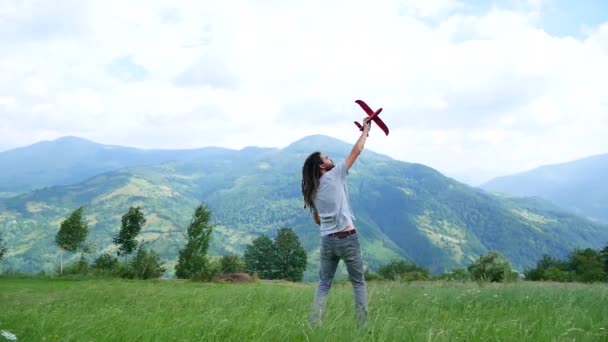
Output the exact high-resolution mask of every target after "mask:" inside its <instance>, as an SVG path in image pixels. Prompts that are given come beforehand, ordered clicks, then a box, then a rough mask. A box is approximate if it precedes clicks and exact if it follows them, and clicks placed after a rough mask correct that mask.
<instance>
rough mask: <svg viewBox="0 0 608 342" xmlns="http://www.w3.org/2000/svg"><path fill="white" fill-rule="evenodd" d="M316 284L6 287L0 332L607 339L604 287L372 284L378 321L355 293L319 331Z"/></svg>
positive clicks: (51, 283)
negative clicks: (357, 306)
mask: <svg viewBox="0 0 608 342" xmlns="http://www.w3.org/2000/svg"><path fill="white" fill-rule="evenodd" d="M314 291H315V284H286V283H255V284H216V283H195V282H188V281H186V282H184V281H176V280H157V281H127V280H117V279H83V280H65V279H19V278H1V277H0V330H7V331H10V332H12V333H13V334H15V335H16V336H17V338H18V341H216V340H217V341H245V340H259V341H308V340H310V341H357V340H370V341H575V340H576V341H607V340H608V286H607V285H606V284H601V285H600V284H598V285H582V284H557V283H529V282H526V283H522V282H520V283H515V284H488V285H485V286H478V285H477V284H474V283H468V284H448V283H442V282H415V283H398V282H388V283H384V282H371V283H370V284H369V291H368V292H369V323H368V326H367V327H366V328H365V329H364V330H359V329H357V327H356V325H355V322H354V310H353V299H352V298H353V297H352V290H351V287H350V284H348V283H340V284H337V285H335V286H334V288H332V291H331V294H330V301H329V304H328V316H327V317H326V320H325V322H324V324H323V325H322V326H321V327H316V328H314V327H311V326H309V325H308V323H307V317H308V313H309V308H310V304H311V302H312V299H313V295H314ZM2 339H3V338H2V337H1V336H0V341H2Z"/></svg>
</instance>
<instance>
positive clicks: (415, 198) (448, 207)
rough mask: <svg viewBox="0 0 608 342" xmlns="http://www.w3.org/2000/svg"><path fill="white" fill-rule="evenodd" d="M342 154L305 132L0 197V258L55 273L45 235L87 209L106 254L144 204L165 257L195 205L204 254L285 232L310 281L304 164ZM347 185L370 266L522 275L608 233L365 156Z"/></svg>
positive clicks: (334, 144)
mask: <svg viewBox="0 0 608 342" xmlns="http://www.w3.org/2000/svg"><path fill="white" fill-rule="evenodd" d="M350 148H351V144H350V143H345V142H342V141H339V140H336V139H333V138H330V137H326V136H312V137H307V138H304V139H301V140H299V141H297V142H294V143H293V144H291V145H290V146H288V147H286V148H284V149H263V148H246V149H243V150H240V151H232V150H227V151H224V152H221V153H219V152H218V153H216V154H215V155H213V156H206V157H205V158H200V159H197V160H192V161H180V162H168V163H163V164H159V165H150V166H137V167H130V168H124V169H121V170H118V171H112V172H108V173H104V174H101V175H98V176H95V177H92V178H89V179H87V180H86V181H84V182H81V183H78V184H73V185H65V186H54V187H48V188H44V189H40V190H36V191H33V192H30V193H27V194H22V195H19V196H17V197H13V198H9V199H3V200H0V227H3V228H2V231H3V235H4V237H5V240H6V241H7V243H8V244H9V248H10V255H8V256H7V257H6V260H5V262H6V263H7V264H8V265H9V266H10V267H13V268H15V269H21V270H28V271H35V270H39V269H41V268H46V269H51V268H53V267H55V265H56V264H57V258H58V251H57V248H56V247H55V246H54V245H53V239H54V235H55V234H56V232H57V230H58V227H59V224H60V222H61V221H62V220H63V219H64V218H65V217H66V216H67V215H68V214H69V213H70V212H71V211H73V210H74V209H76V208H77V207H78V206H80V205H85V206H86V207H85V215H86V217H87V219H89V220H90V227H91V230H92V234H91V236H90V240H92V241H95V242H96V243H97V246H98V252H99V251H101V250H111V249H112V248H113V247H112V245H111V238H112V236H113V235H114V234H116V232H117V231H118V230H119V228H120V217H121V215H123V214H124V213H126V211H127V210H128V208H129V206H133V205H142V206H143V209H144V214H145V215H146V218H147V219H148V224H147V225H146V226H145V227H144V229H143V232H142V238H144V239H146V240H149V241H153V246H154V248H155V249H156V250H158V251H159V252H160V254H161V256H162V257H163V258H164V259H165V260H169V261H174V260H175V258H176V256H177V253H178V250H179V248H181V247H182V246H183V244H184V232H185V229H186V227H187V225H188V223H189V220H190V218H191V216H192V213H193V211H194V209H195V207H196V206H197V205H198V204H199V203H200V202H201V201H204V202H205V203H207V204H208V205H209V207H210V208H211V210H212V211H213V219H214V221H215V222H216V223H218V227H217V229H216V231H215V233H214V235H213V239H212V253H213V254H215V255H218V254H224V253H241V252H242V251H243V249H244V247H245V245H246V244H247V243H248V242H249V241H250V240H251V239H252V238H253V237H255V236H256V235H258V234H262V233H263V234H268V235H274V233H275V232H276V230H277V229H279V228H282V227H285V226H287V227H292V228H294V229H295V231H296V232H297V233H298V235H299V236H300V238H301V240H302V242H303V244H304V246H305V248H306V249H307V251H308V252H309V266H312V267H309V269H308V270H307V273H306V277H307V279H311V278H314V277H315V271H316V262H317V260H318V240H319V238H318V228H317V226H316V225H314V224H313V222H312V219H311V217H310V214H309V213H308V212H307V211H306V210H305V209H303V203H302V199H301V194H300V180H301V179H300V177H301V165H302V162H303V160H304V158H305V157H306V156H307V155H308V154H309V153H310V152H311V151H313V150H314V149H320V150H323V151H324V152H326V153H327V154H329V155H330V156H331V157H332V158H333V159H334V160H339V159H342V158H344V157H345V156H346V155H347V153H348V152H349V151H350ZM349 189H350V192H351V196H350V197H351V200H352V204H353V207H354V210H355V216H356V219H357V220H356V221H355V224H356V225H357V227H358V229H359V231H360V232H361V237H362V239H363V241H362V248H363V251H364V258H365V261H366V262H367V263H368V265H369V267H371V268H372V269H375V268H377V266H378V265H379V264H381V263H385V262H387V261H389V260H390V259H392V258H394V257H397V256H401V257H405V258H408V259H411V260H414V261H415V262H417V263H419V264H421V265H423V266H425V267H428V268H430V269H431V270H432V271H434V272H441V271H445V270H449V269H452V268H455V267H466V265H468V264H469V263H471V262H472V261H473V260H474V259H476V258H477V256H478V255H479V254H481V253H485V252H487V251H488V250H490V249H496V250H498V251H500V252H502V253H503V254H504V255H505V256H506V257H507V258H508V259H509V260H510V261H511V262H512V263H513V265H514V266H515V267H516V268H517V269H520V270H521V269H522V268H523V267H526V266H531V265H533V264H534V263H535V262H536V260H537V259H538V258H539V257H540V256H541V255H542V254H543V253H549V254H551V255H554V256H556V257H563V256H565V255H566V254H567V253H568V252H569V251H571V250H572V249H573V248H575V247H593V248H596V247H600V246H604V245H605V244H606V243H607V242H608V229H607V227H606V226H604V225H600V224H597V223H593V222H590V221H588V220H584V219H581V218H579V217H576V216H574V215H571V214H568V213H565V212H563V211H561V210H560V209H558V208H555V207H552V206H551V205H550V204H547V203H543V204H542V205H540V204H539V203H538V202H535V201H534V202H528V201H517V200H511V199H508V198H501V197H497V196H493V195H490V194H488V193H486V192H484V191H481V190H478V189H475V188H471V187H469V186H466V185H463V184H461V183H458V182H455V181H453V180H451V179H449V178H447V177H444V176H443V175H441V174H440V173H439V172H437V171H435V170H433V169H431V168H429V167H426V166H424V165H420V164H411V163H405V162H401V161H396V160H393V159H391V158H389V157H386V156H384V155H381V154H377V153H374V152H372V151H369V150H365V151H364V152H363V153H362V155H361V157H360V159H359V160H358V161H357V164H355V166H354V167H353V169H352V170H351V172H350V176H349ZM169 264H170V265H171V263H169Z"/></svg>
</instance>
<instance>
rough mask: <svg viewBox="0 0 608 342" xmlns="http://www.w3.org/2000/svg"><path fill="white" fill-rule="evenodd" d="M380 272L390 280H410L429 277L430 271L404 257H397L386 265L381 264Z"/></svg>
mask: <svg viewBox="0 0 608 342" xmlns="http://www.w3.org/2000/svg"><path fill="white" fill-rule="evenodd" d="M378 274H380V275H381V276H382V277H383V278H385V279H390V280H407V281H410V280H428V279H429V272H428V271H427V270H426V269H424V268H422V267H420V266H418V265H416V264H414V263H412V262H408V261H406V260H402V259H395V260H393V261H391V262H390V263H388V264H386V265H382V266H380V268H379V269H378Z"/></svg>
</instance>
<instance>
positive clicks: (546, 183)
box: [482, 154, 608, 222]
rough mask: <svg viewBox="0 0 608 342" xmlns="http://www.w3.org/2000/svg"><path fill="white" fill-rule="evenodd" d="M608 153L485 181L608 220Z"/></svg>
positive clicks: (501, 190) (489, 187)
mask: <svg viewBox="0 0 608 342" xmlns="http://www.w3.org/2000/svg"><path fill="white" fill-rule="evenodd" d="M606 175H608V154H603V155H597V156H592V157H588V158H584V159H579V160H575V161H571V162H568V163H563V164H557V165H547V166H542V167H539V168H536V169H534V170H531V171H527V172H523V173H519V174H515V175H510V176H504V177H499V178H496V179H493V180H491V181H489V182H487V183H485V184H484V185H483V186H482V188H483V189H485V190H488V191H492V192H497V193H504V194H509V195H513V196H538V197H542V198H545V199H547V200H550V201H552V202H553V203H555V204H557V205H558V206H560V207H563V208H565V209H568V210H570V211H572V212H573V213H575V214H577V215H581V216H586V217H589V218H592V219H596V220H602V221H605V222H608V180H607V179H606Z"/></svg>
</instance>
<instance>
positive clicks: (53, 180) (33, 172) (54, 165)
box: [0, 137, 235, 197]
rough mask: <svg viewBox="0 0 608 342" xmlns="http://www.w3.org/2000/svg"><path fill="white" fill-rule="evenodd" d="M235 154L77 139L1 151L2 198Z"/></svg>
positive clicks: (0, 192) (61, 139)
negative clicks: (119, 172)
mask: <svg viewBox="0 0 608 342" xmlns="http://www.w3.org/2000/svg"><path fill="white" fill-rule="evenodd" d="M234 152H235V151H231V150H228V149H224V148H219V147H206V148H201V149H191V150H143V149H137V148H131V147H122V146H113V145H103V144H98V143H95V142H92V141H89V140H86V139H81V138H77V137H63V138H59V139H56V140H53V141H43V142H39V143H36V144H33V145H31V146H26V147H22V148H17V149H13V150H9V151H4V152H0V170H2V172H0V195H1V194H2V193H3V192H5V193H19V192H27V191H31V190H35V189H39V188H44V187H49V186H56V185H68V184H76V183H79V182H82V181H84V180H85V179H87V178H89V177H92V176H95V175H98V174H100V173H104V172H108V171H114V170H118V169H121V168H124V167H130V166H136V165H154V164H159V163H163V162H169V161H187V160H202V159H204V158H207V157H212V156H217V155H224V154H229V153H234ZM0 197H3V196H0ZM4 197H6V196H4Z"/></svg>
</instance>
